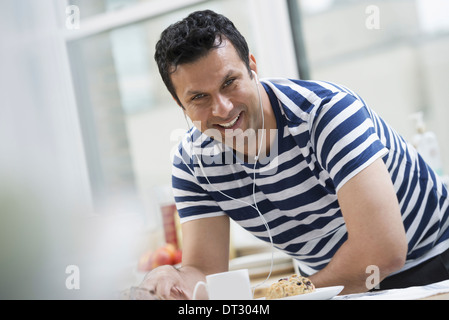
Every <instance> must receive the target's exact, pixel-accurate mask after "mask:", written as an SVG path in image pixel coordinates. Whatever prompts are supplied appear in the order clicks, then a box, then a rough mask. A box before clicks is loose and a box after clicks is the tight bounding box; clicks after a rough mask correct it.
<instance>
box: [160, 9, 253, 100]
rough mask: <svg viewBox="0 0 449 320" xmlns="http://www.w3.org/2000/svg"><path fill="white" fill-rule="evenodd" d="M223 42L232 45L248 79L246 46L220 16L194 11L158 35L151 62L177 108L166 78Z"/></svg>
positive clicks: (247, 52) (237, 32)
mask: <svg viewBox="0 0 449 320" xmlns="http://www.w3.org/2000/svg"><path fill="white" fill-rule="evenodd" d="M225 39H227V40H229V41H230V42H231V43H232V44H233V46H234V48H235V49H236V50H237V53H238V55H239V57H240V58H241V59H242V61H243V62H244V63H245V65H246V67H247V68H248V72H249V73H250V76H251V70H250V66H249V49H248V44H247V42H246V40H245V38H244V37H243V36H242V35H241V33H240V32H239V31H238V30H237V28H236V27H235V26H234V24H233V23H232V22H231V21H230V20H229V19H228V18H226V17H225V16H223V15H221V14H217V13H215V12H213V11H211V10H204V11H195V12H193V13H191V14H190V15H189V16H188V17H187V18H185V19H183V20H181V21H179V22H177V23H175V24H172V25H171V26H169V27H168V28H167V29H165V30H164V31H163V32H162V34H161V38H160V40H159V41H158V42H157V44H156V53H155V55H154V59H155V60H156V63H157V65H158V68H159V73H160V74H161V77H162V80H163V81H164V83H165V86H166V87H167V89H168V91H169V92H170V93H171V95H172V96H173V98H175V99H176V101H177V102H178V104H179V105H180V106H182V103H181V102H180V100H179V98H178V96H177V95H176V92H175V88H174V86H173V83H172V81H171V77H170V75H171V74H172V73H173V72H175V71H176V68H177V66H178V65H180V64H184V63H191V62H195V61H196V60H198V59H200V58H202V57H204V56H206V55H207V54H208V52H209V50H211V49H214V48H218V47H219V46H220V45H221V44H222V42H223V40H225Z"/></svg>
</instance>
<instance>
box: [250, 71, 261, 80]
mask: <svg viewBox="0 0 449 320" xmlns="http://www.w3.org/2000/svg"><path fill="white" fill-rule="evenodd" d="M251 72H252V73H253V75H254V78H255V79H256V83H259V78H258V77H257V73H256V72H255V71H254V70H251Z"/></svg>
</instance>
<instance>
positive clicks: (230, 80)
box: [223, 79, 235, 88]
mask: <svg viewBox="0 0 449 320" xmlns="http://www.w3.org/2000/svg"><path fill="white" fill-rule="evenodd" d="M234 81H235V79H229V80H227V81H226V82H225V83H224V85H223V87H224V88H226V87H228V86H230V85H231V84H232V83H233V82H234Z"/></svg>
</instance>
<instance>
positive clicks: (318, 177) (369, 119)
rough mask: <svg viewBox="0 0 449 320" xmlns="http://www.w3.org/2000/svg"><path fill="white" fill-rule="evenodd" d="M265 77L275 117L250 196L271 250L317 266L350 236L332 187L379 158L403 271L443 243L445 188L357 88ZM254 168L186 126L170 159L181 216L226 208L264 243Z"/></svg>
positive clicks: (447, 242)
mask: <svg viewBox="0 0 449 320" xmlns="http://www.w3.org/2000/svg"><path fill="white" fill-rule="evenodd" d="M262 83H263V85H264V88H265V90H266V91H267V93H268V95H269V97H270V102H271V105H272V107H273V110H274V113H275V115H276V121H277V128H278V131H277V134H278V136H277V141H276V143H275V146H274V147H272V148H271V150H270V154H269V155H268V157H267V158H265V159H261V161H260V163H257V166H256V169H255V171H256V172H255V176H256V179H255V180H256V187H255V198H256V201H257V206H258V208H259V210H260V212H261V213H262V214H263V216H264V218H265V220H266V221H267V223H268V225H269V228H270V230H271V235H272V238H273V242H274V245H275V246H276V247H277V248H278V249H280V250H282V251H284V252H286V253H288V254H290V255H291V256H292V257H294V258H296V259H297V260H298V261H300V262H301V263H302V265H305V266H307V269H308V270H311V271H319V270H321V269H322V268H324V267H325V266H326V265H327V263H328V262H329V261H330V259H331V258H332V257H333V255H334V254H335V252H336V251H337V250H338V248H339V247H340V246H341V245H342V244H343V243H344V242H345V241H346V239H347V230H346V227H345V223H344V220H343V217H342V214H341V211H340V208H339V205H338V201H337V191H338V190H339V189H340V188H341V187H342V186H343V185H344V184H345V183H346V182H347V181H348V180H349V179H351V178H352V177H353V176H354V175H356V174H357V173H359V172H360V171H361V170H363V169H364V168H366V167H367V166H369V165H370V164H371V163H373V162H374V161H375V160H377V159H379V158H382V159H383V161H384V163H385V164H386V166H387V168H388V170H389V172H390V175H391V179H392V181H393V184H394V188H395V190H396V193H397V197H398V200H399V205H400V208H401V212H402V218H403V221H404V226H405V230H406V234H407V240H408V255H407V262H406V265H405V267H404V268H403V270H405V269H408V268H410V267H412V266H414V265H416V264H418V263H420V262H422V261H424V260H426V259H428V258H431V257H433V256H435V255H437V254H439V253H441V252H443V251H444V250H445V249H447V248H448V247H449V200H448V199H447V194H448V193H447V189H446V187H445V186H444V184H443V183H442V182H441V181H440V179H439V178H438V177H437V175H436V174H435V173H434V172H433V171H432V170H431V169H430V168H429V167H428V166H427V165H426V163H425V162H424V161H423V159H422V158H421V157H420V156H419V155H418V154H417V152H416V150H415V149H414V148H413V147H412V146H411V145H410V144H409V143H408V142H407V141H405V140H404V139H403V138H402V137H401V136H400V135H399V134H398V133H396V132H395V131H394V130H393V129H392V128H391V127H389V126H388V125H387V124H386V123H385V122H384V121H383V120H382V119H381V118H380V117H379V116H377V115H376V114H375V112H373V110H371V109H370V108H369V107H368V106H367V105H366V104H365V103H364V101H363V100H362V99H361V98H360V97H359V96H358V95H356V94H355V93H353V92H351V91H350V90H348V89H346V88H344V87H341V86H337V85H335V84H331V83H328V82H322V81H296V80H287V79H266V80H263V82H262ZM192 140H193V144H192ZM199 161H201V166H200V165H199V163H198V162H199ZM253 174H254V164H251V163H244V162H243V161H241V160H240V159H239V158H238V157H237V156H236V155H235V154H234V152H233V150H231V149H230V148H229V147H227V146H225V145H223V144H221V143H218V142H217V141H214V140H213V139H210V138H208V137H207V136H205V135H204V134H202V133H201V132H199V131H198V130H196V129H195V128H194V129H192V130H191V131H190V132H189V133H188V134H187V135H186V137H185V138H184V140H183V141H182V143H181V144H180V146H179V149H178V152H177V153H176V155H175V157H174V165H173V178H172V181H173V191H174V194H175V200H176V203H177V208H178V212H179V215H180V218H181V222H186V221H191V220H194V219H199V218H207V217H216V216H220V215H228V216H229V217H230V218H232V219H233V220H234V221H236V222H237V223H238V224H240V225H241V226H242V227H243V228H245V229H246V230H248V231H249V232H251V233H252V234H253V235H255V236H256V237H258V238H260V239H262V240H264V241H268V242H269V237H268V233H267V231H266V229H265V225H264V223H263V221H262V219H261V218H260V216H259V214H258V212H257V211H256V210H255V209H254V208H252V207H251V206H250V204H251V205H253V203H254V202H253V177H254V176H253ZM218 190H220V191H221V192H219V191H218ZM223 193H224V194H225V195H229V196H230V197H232V198H236V199H239V200H241V201H236V200H231V199H229V198H228V197H226V196H225V195H224V194H223Z"/></svg>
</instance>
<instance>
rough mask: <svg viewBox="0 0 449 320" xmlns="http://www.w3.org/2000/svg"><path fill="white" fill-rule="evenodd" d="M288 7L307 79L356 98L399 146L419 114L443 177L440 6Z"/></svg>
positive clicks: (349, 1) (447, 151)
mask: <svg viewBox="0 0 449 320" xmlns="http://www.w3.org/2000/svg"><path fill="white" fill-rule="evenodd" d="M295 1H297V4H298V7H299V8H300V10H301V14H300V15H299V17H300V20H301V21H300V22H301V29H302V34H303V37H304V39H303V44H304V48H305V53H306V59H307V62H308V65H307V67H308V72H309V76H310V78H312V79H317V80H328V81H333V82H336V83H340V84H342V85H346V86H347V87H349V88H351V89H352V90H354V91H356V92H357V93H359V94H360V95H361V96H362V97H363V98H364V99H365V100H366V101H367V103H368V104H369V105H370V106H371V107H372V108H373V109H374V110H376V112H377V113H379V114H380V115H381V116H382V117H383V118H384V119H385V120H387V122H389V123H390V124H391V125H392V126H393V127H394V128H395V129H396V130H397V131H399V132H400V133H401V134H402V135H403V136H404V137H405V138H411V136H412V135H413V134H414V133H415V127H414V122H413V121H412V120H411V119H410V118H409V117H408V115H411V114H413V113H416V112H418V111H422V112H423V113H424V116H425V121H426V124H427V129H430V130H432V131H434V132H435V133H436V134H437V136H438V138H439V140H440V147H441V148H442V153H443V155H442V158H443V160H444V161H445V167H446V171H447V170H449V148H447V146H446V145H443V144H441V143H442V142H443V141H445V140H447V137H449V127H448V126H447V124H446V121H445V119H448V118H449V111H448V108H447V101H448V99H449V91H448V90H447V88H446V87H447V85H445V84H447V83H448V80H449V78H448V77H449V76H448V74H449V60H448V57H449V23H448V21H449V13H448V12H449V8H448V4H447V1H439V0H431V1H428V0H417V1H411V0H384V1H380V0H377V1H365V0H362V1H360V0H358V1H354V0H319V1H317V0H295Z"/></svg>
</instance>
